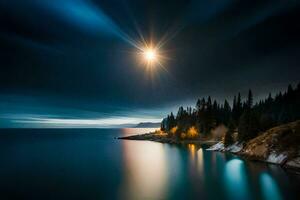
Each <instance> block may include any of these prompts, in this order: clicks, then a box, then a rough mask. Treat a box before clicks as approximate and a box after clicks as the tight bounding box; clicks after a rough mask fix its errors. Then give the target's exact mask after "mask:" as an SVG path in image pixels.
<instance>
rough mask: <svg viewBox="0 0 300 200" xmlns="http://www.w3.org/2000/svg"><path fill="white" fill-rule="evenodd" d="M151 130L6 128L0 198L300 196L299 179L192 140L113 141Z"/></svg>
mask: <svg viewBox="0 0 300 200" xmlns="http://www.w3.org/2000/svg"><path fill="white" fill-rule="evenodd" d="M152 130H153V129H152ZM152 130H151V129H122V130H121V129H94V130H90V129H89V130H85V129H78V130H77V129H75V130H71V129H70V130H10V131H5V133H2V134H0V150H1V151H0V152H1V157H0V161H1V162H0V199H15V198H13V197H16V196H15V195H18V197H20V198H19V199H47V196H49V198H48V199H122V200H123V199H124V200H127V199H130V200H131V199H133V200H134V199H154V200H156V199H171V200H177V199H178V200H181V199H209V200H214V199H216V200H219V199H222V200H227V199H228V200H231V199H233V200H234V199H239V200H240V199H241V200H244V199H258V200H260V199H261V200H269V199H271V200H273V199H274V200H280V199H289V200H290V199H297V200H298V199H300V197H299V195H300V194H299V192H298V188H300V184H299V183H300V180H299V179H298V178H296V176H295V175H292V176H291V175H289V174H287V173H286V171H284V170H282V169H281V168H280V167H278V166H276V165H267V164H263V163H257V162H249V161H245V160H242V159H240V158H238V157H237V156H233V155H232V154H226V153H220V152H211V151H206V150H205V149H206V147H201V146H198V145H169V144H161V143H156V142H149V141H128V140H116V139H114V138H116V137H119V136H122V135H123V136H124V135H133V134H142V133H146V132H150V131H152ZM58 133H59V134H58ZM4 197H10V198H4Z"/></svg>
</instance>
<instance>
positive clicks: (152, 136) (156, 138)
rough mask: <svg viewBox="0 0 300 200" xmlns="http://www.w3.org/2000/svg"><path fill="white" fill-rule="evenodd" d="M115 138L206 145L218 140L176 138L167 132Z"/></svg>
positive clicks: (215, 142)
mask: <svg viewBox="0 0 300 200" xmlns="http://www.w3.org/2000/svg"><path fill="white" fill-rule="evenodd" d="M117 139H120V140H146V141H153V142H160V143H168V144H199V145H201V144H207V145H214V144H217V143H218V141H215V140H199V139H197V140H196V139H195V140H177V139H174V138H169V137H167V134H157V133H155V132H153V133H146V134H140V135H132V136H126V137H118V138H117Z"/></svg>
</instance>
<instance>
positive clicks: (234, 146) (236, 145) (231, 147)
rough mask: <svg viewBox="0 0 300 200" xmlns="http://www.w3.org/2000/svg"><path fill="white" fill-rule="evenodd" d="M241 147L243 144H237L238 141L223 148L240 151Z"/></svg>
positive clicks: (232, 151) (235, 151)
mask: <svg viewBox="0 0 300 200" xmlns="http://www.w3.org/2000/svg"><path fill="white" fill-rule="evenodd" d="M242 149H243V144H239V143H238V142H236V143H234V144H232V145H230V146H228V147H227V148H226V149H225V150H226V151H229V152H231V153H237V152H240V151H241V150H242Z"/></svg>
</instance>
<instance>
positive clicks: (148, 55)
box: [144, 49, 157, 62]
mask: <svg viewBox="0 0 300 200" xmlns="http://www.w3.org/2000/svg"><path fill="white" fill-rule="evenodd" d="M144 57H145V59H146V60H147V61H149V62H151V61H154V60H155V59H156V57H157V54H156V52H155V50H153V49H146V50H145V51H144Z"/></svg>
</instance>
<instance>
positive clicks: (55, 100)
mask: <svg viewBox="0 0 300 200" xmlns="http://www.w3.org/2000/svg"><path fill="white" fill-rule="evenodd" d="M298 2H299V1H297V0H206V1H205V0H191V1H183V0H22V1H20V0H1V1H0V22H1V23H0V66H1V71H0V127H111V126H118V125H119V124H132V123H138V122H144V121H153V122H158V121H161V119H162V117H164V116H165V115H166V114H167V113H169V112H170V111H176V108H177V107H178V106H179V105H184V106H187V105H194V103H195V101H196V99H197V98H198V97H203V96H208V95H211V96H212V97H213V98H216V99H218V100H219V101H223V100H224V99H225V98H227V99H228V100H231V99H232V96H233V95H234V94H236V93H237V92H241V93H242V95H246V93H247V90H248V89H249V88H251V89H252V90H253V93H254V96H255V98H256V99H258V98H261V97H264V96H266V95H267V94H268V93H269V92H273V93H275V92H278V91H280V90H284V89H285V88H287V85H288V84H290V83H291V84H296V83H297V82H299V80H300V77H299V74H300V67H299V66H300V59H299V58H300V37H299V36H300V23H299V20H300V3H298ZM142 38H144V40H145V41H147V42H149V41H152V42H153V43H154V44H155V43H158V42H159V41H162V42H163V44H164V45H163V46H162V47H161V52H162V53H163V54H164V55H165V56H166V57H167V58H166V59H164V62H163V66H155V67H153V68H152V69H151V70H150V71H149V70H147V69H146V68H145V66H143V65H142V64H141V62H140V60H139V58H137V54H138V52H139V49H138V48H136V44H137V43H139V42H141V41H142Z"/></svg>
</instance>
